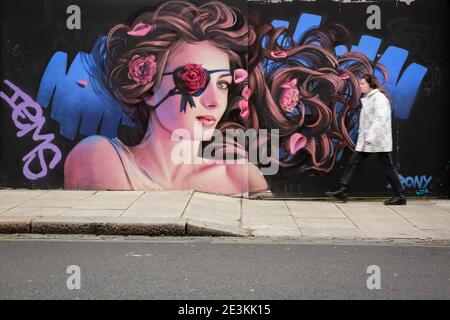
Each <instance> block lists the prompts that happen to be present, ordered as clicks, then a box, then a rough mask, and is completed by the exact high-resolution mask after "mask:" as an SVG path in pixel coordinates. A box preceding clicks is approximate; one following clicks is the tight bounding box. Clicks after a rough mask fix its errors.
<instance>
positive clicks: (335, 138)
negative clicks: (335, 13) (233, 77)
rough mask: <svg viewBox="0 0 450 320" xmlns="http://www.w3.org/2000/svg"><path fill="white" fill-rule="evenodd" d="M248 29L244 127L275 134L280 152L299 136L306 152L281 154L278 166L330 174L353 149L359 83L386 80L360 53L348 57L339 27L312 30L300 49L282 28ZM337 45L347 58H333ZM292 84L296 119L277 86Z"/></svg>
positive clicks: (345, 32)
mask: <svg viewBox="0 0 450 320" xmlns="http://www.w3.org/2000/svg"><path fill="white" fill-rule="evenodd" d="M249 28H250V31H251V32H254V34H255V38H254V41H253V42H251V43H250V44H249V45H250V47H249V73H250V79H249V85H250V88H252V90H253V92H254V95H253V97H252V99H251V107H250V108H251V116H250V118H249V119H248V121H247V123H246V127H252V128H274V129H279V130H280V138H281V144H280V145H281V146H282V147H283V146H284V150H288V142H289V138H290V137H291V135H292V134H294V133H296V132H298V133H300V134H302V135H303V136H305V137H306V138H307V144H306V146H305V147H304V148H303V149H302V150H300V151H298V152H297V153H296V154H293V155H292V154H289V153H284V154H281V157H280V165H281V166H282V167H288V168H294V167H295V168H298V170H299V172H311V171H312V172H322V173H329V172H330V171H331V170H332V169H333V168H334V166H335V163H336V157H337V156H338V154H340V153H341V151H342V150H344V149H346V148H348V149H351V150H353V149H354V148H355V143H354V141H353V139H352V137H351V135H350V132H351V131H352V130H354V129H355V127H356V126H357V124H358V114H359V109H360V102H359V99H360V96H361V92H360V88H359V78H361V77H362V76H363V75H364V74H373V73H374V71H375V70H378V71H379V72H381V74H382V75H383V77H384V79H385V80H386V79H387V73H386V70H385V68H384V67H383V66H382V65H379V64H375V65H372V63H371V62H370V61H369V59H368V58H367V56H366V55H364V54H363V53H359V52H351V51H350V50H351V45H352V42H353V41H352V39H351V35H350V33H349V32H348V30H347V29H346V28H345V27H344V26H342V25H340V24H328V25H324V26H321V27H318V28H314V29H311V30H310V31H308V32H307V33H305V34H304V35H303V37H302V38H301V39H300V41H299V42H298V43H294V40H293V39H292V37H291V36H290V33H289V30H288V29H286V28H284V27H280V28H275V27H273V26H272V25H268V24H265V25H258V23H257V21H256V22H252V23H250V26H249ZM263 39H265V42H266V45H265V47H263V46H262V41H263ZM280 39H283V40H282V44H283V46H280V44H279V43H280ZM337 45H344V46H345V47H346V48H347V50H348V52H347V53H345V54H343V55H342V56H337V55H336V52H335V47H336V46H337ZM280 50H281V51H284V52H285V53H286V57H281V58H274V57H273V55H272V54H271V53H272V52H276V51H280ZM292 79H297V80H298V84H299V86H298V89H299V93H300V103H301V106H302V108H300V110H299V112H298V114H297V115H295V116H292V115H289V114H287V113H286V112H284V111H283V109H282V108H281V107H280V106H279V104H278V101H279V99H278V98H279V96H280V92H281V90H282V89H281V84H282V83H285V82H287V81H290V80H292Z"/></svg>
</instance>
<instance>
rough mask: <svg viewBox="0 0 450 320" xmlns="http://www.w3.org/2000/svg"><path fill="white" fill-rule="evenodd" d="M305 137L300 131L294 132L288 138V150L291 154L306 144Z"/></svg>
mask: <svg viewBox="0 0 450 320" xmlns="http://www.w3.org/2000/svg"><path fill="white" fill-rule="evenodd" d="M306 142H307V139H306V137H305V136H304V135H302V134H300V133H294V134H293V135H292V136H291V138H290V139H289V149H290V150H289V152H290V153H291V154H295V153H297V151H298V150H300V149H303V148H304V147H305V146H306Z"/></svg>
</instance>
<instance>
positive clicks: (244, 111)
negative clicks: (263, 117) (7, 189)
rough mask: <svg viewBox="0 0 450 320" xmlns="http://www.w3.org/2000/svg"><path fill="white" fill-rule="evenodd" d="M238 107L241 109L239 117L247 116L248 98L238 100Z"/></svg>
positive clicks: (248, 112)
mask: <svg viewBox="0 0 450 320" xmlns="http://www.w3.org/2000/svg"><path fill="white" fill-rule="evenodd" d="M239 109H241V113H240V115H241V117H242V118H244V119H245V118H248V116H249V114H250V111H249V110H248V100H247V99H242V100H241V101H239Z"/></svg>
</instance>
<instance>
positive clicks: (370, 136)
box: [326, 74, 406, 205]
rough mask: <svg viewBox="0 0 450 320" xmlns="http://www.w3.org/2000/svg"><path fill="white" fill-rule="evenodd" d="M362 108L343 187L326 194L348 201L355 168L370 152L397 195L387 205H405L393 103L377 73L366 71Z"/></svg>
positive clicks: (363, 82)
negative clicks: (394, 138) (394, 144)
mask: <svg viewBox="0 0 450 320" xmlns="http://www.w3.org/2000/svg"><path fill="white" fill-rule="evenodd" d="M360 88H361V92H362V93H363V94H364V95H363V97H362V98H361V104H362V110H361V115H360V119H359V132H358V140H357V143H356V148H355V152H354V153H353V155H352V156H351V157H350V159H349V162H348V164H347V166H346V168H345V170H344V172H343V173H342V175H341V177H340V180H339V182H340V185H341V186H340V188H339V189H338V190H337V191H333V192H332V191H327V192H326V195H327V196H330V197H333V198H335V199H338V200H341V201H344V202H345V201H347V197H348V191H349V187H348V185H349V182H350V180H351V178H352V176H353V174H354V172H355V169H356V168H357V167H358V166H359V165H361V164H362V163H363V162H364V160H366V159H367V158H368V157H369V156H370V155H372V154H376V155H377V157H378V160H379V161H380V163H381V166H382V167H383V171H384V175H385V176H386V179H387V180H388V181H389V182H390V184H391V186H392V190H393V191H394V196H393V197H392V198H391V199H389V200H386V201H384V204H385V205H405V204H406V198H405V196H404V195H403V191H404V187H403V185H402V184H401V182H400V179H399V175H398V172H397V170H396V168H395V167H394V164H393V163H392V156H391V151H392V126H391V105H390V103H389V99H388V98H387V97H386V94H385V93H384V91H383V88H382V87H381V85H380V84H379V82H378V80H377V79H376V77H375V76H373V75H370V74H366V75H364V76H363V77H362V78H361V80H360Z"/></svg>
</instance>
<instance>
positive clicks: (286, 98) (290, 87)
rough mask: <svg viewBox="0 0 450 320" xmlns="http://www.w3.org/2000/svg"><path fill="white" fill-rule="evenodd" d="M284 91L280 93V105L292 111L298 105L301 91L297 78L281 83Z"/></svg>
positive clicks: (287, 110) (285, 109)
mask: <svg viewBox="0 0 450 320" xmlns="http://www.w3.org/2000/svg"><path fill="white" fill-rule="evenodd" d="M281 87H282V88H283V91H282V92H281V95H280V100H279V103H280V107H281V108H282V109H283V110H284V111H286V112H292V111H293V110H294V108H295V107H296V106H297V105H298V102H299V100H300V93H299V91H298V88H297V79H293V80H291V81H289V82H286V83H284V84H282V85H281Z"/></svg>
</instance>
